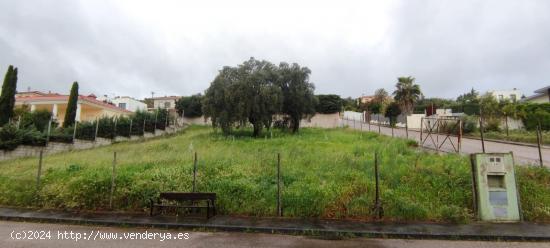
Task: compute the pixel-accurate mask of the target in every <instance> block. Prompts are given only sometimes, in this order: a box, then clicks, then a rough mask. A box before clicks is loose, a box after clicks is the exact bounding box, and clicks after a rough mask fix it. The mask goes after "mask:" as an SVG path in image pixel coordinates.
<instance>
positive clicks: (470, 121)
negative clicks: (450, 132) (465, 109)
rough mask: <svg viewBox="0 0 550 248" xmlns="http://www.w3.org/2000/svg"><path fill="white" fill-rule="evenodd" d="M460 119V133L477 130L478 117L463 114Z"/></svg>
mask: <svg viewBox="0 0 550 248" xmlns="http://www.w3.org/2000/svg"><path fill="white" fill-rule="evenodd" d="M461 119H462V133H464V134H470V133H473V132H476V131H477V130H478V124H479V117H477V116H464V117H462V118H461Z"/></svg>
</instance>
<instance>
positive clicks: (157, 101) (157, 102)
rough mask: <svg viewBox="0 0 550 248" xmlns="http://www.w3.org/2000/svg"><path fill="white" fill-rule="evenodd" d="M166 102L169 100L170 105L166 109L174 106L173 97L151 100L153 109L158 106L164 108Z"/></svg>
mask: <svg viewBox="0 0 550 248" xmlns="http://www.w3.org/2000/svg"><path fill="white" fill-rule="evenodd" d="M166 102H169V103H170V107H169V108H168V109H173V108H175V107H176V100H175V99H155V100H154V101H153V107H154V108H155V109H158V108H161V109H164V108H165V107H164V104H165V103H166Z"/></svg>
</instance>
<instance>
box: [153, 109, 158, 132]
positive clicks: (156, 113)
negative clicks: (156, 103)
mask: <svg viewBox="0 0 550 248" xmlns="http://www.w3.org/2000/svg"><path fill="white" fill-rule="evenodd" d="M158 115H159V111H158V110H157V111H156V112H155V124H154V127H155V128H154V129H153V133H156V132H157V118H158Z"/></svg>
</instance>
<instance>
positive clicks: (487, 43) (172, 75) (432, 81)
mask: <svg viewBox="0 0 550 248" xmlns="http://www.w3.org/2000/svg"><path fill="white" fill-rule="evenodd" d="M90 2H94V3H95V4H90ZM131 3H132V2H129V3H128V5H124V4H118V5H117V4H111V2H109V1H101V2H99V3H97V2H95V1H89V2H86V1H68V0H67V1H2V2H0V9H3V10H7V11H4V12H3V14H2V15H0V23H1V24H0V73H3V72H4V71H5V70H6V68H7V66H8V65H9V64H14V65H15V66H18V67H19V70H20V77H19V78H20V81H19V82H20V83H19V90H25V88H26V87H27V86H30V87H32V88H33V89H39V90H52V91H57V92H68V91H69V87H70V83H71V82H72V81H75V80H77V81H79V82H80V83H81V88H82V92H83V93H95V94H111V93H115V94H118V95H131V96H135V97H140V98H141V97H146V96H149V95H150V92H151V91H155V92H157V95H165V94H167V95H180V94H183V95H189V94H194V93H198V92H202V91H203V90H204V89H206V88H207V87H208V85H209V83H210V81H211V80H212V79H213V78H214V76H215V75H216V73H217V70H219V69H220V68H221V67H222V66H224V65H235V64H238V63H240V62H242V61H244V60H246V59H247V58H248V57H251V56H254V57H256V58H259V59H267V60H270V61H272V62H274V63H278V62H280V61H287V62H298V63H300V64H301V65H304V66H308V67H309V68H310V69H312V77H311V79H312V81H313V82H314V83H315V84H316V88H317V92H318V93H336V94H340V95H342V96H359V95H361V94H362V93H366V94H372V93H373V92H374V90H375V89H376V88H381V87H383V88H386V89H387V90H389V91H390V92H391V91H392V90H393V86H394V83H395V81H396V78H397V77H398V76H408V75H411V76H414V77H416V78H417V80H418V82H420V83H421V87H422V89H423V91H424V92H425V94H426V95H427V96H441V97H456V96H457V95H459V94H461V93H463V92H465V91H467V90H469V89H470V88H471V87H475V88H477V89H480V90H489V89H506V88H514V87H517V88H520V89H522V90H523V91H524V93H525V94H526V95H529V94H531V93H532V91H533V90H534V89H536V88H539V87H542V86H545V85H548V84H550V79H549V71H550V70H548V68H550V42H548V41H549V40H550V17H549V16H548V15H547V13H545V12H547V10H549V9H550V2H548V1H542V0H540V1H435V0H434V1H401V2H398V3H397V4H396V5H395V6H394V7H392V9H391V12H390V13H389V15H390V18H389V19H388V20H389V23H388V27H387V29H386V30H385V33H384V35H383V36H382V37H381V38H380V40H379V41H378V42H377V43H376V44H374V45H372V44H363V43H361V42H362V41H361V42H355V43H354V42H352V40H353V37H348V36H345V35H353V34H355V33H356V32H361V29H360V27H361V25H362V24H363V23H353V22H352V21H354V20H353V19H349V20H348V19H345V18H341V17H338V18H340V19H338V18H336V17H331V16H330V15H327V16H323V17H322V18H320V17H319V16H320V15H314V14H315V13H316V11H317V9H316V5H310V6H309V9H302V10H301V11H302V12H303V16H299V18H298V17H292V16H291V17H287V16H285V15H284V13H283V12H282V11H281V9H277V10H276V11H275V10H273V11H272V12H266V14H265V19H257V18H256V19H252V20H251V22H259V23H262V22H267V21H268V20H271V21H270V22H269V25H279V24H277V23H278V22H277V21H276V20H275V21H273V20H272V19H273V18H287V19H288V18H290V19H291V20H292V21H295V22H288V23H286V24H280V25H286V26H282V27H281V28H279V29H276V30H272V29H271V27H269V26H266V27H265V29H257V28H251V29H246V27H244V26H239V27H236V28H235V29H232V28H227V26H224V25H223V23H220V24H219V25H209V26H205V28H204V29H205V30H204V32H196V30H195V31H190V30H187V29H186V28H185V25H182V28H181V29H179V28H178V27H177V26H178V25H175V26H176V28H171V29H168V31H167V32H166V30H163V31H162V32H161V31H159V30H160V29H162V28H163V27H160V26H159V24H158V23H148V22H147V21H144V20H141V19H140V18H139V16H138V17H135V16H129V15H127V12H126V11H124V10H125V8H131V7H132V6H131ZM350 5H351V6H350ZM268 7H269V6H265V8H262V7H260V9H261V11H271V9H270V8H268ZM213 8H214V7H213ZM335 8H342V10H339V11H340V12H342V11H343V12H345V11H348V10H349V11H351V10H353V9H354V6H353V4H349V3H348V4H347V5H346V4H342V5H341V6H335ZM236 9H238V8H236ZM197 11H203V12H204V13H202V12H201V14H203V17H202V18H200V20H196V23H192V24H191V25H198V26H199V27H200V25H201V22H209V21H212V22H214V20H213V19H212V20H211V17H212V18H213V17H215V16H211V14H210V13H209V11H205V10H204V9H197ZM247 11H254V9H252V10H247ZM234 12H235V9H233V10H232V11H231V12H229V11H228V13H227V14H226V16H224V18H222V19H221V20H222V21H224V20H226V21H229V20H231V19H234V18H247V14H248V13H247V12H245V11H244V10H243V12H235V13H234ZM281 13H282V14H281ZM243 16H244V17H243ZM260 16H261V15H260ZM293 18H295V19H293ZM316 18H317V19H316ZM302 19H304V20H306V21H304V22H305V24H303V25H302V26H300V25H298V24H300V20H302ZM176 21H177V20H176ZM216 21H220V20H219V19H216ZM176 24H177V23H176ZM182 24H184V23H182ZM328 24H331V25H328ZM365 24H367V23H365ZM325 25H328V26H325ZM295 26H299V27H295ZM304 26H305V27H310V28H311V27H313V28H311V29H309V30H307V29H306V30H305V31H304ZM348 26H353V28H357V30H354V32H351V33H350V32H347V33H345V32H340V31H341V30H342V29H345V28H346V27H348ZM286 29H288V32H285V31H284V30H286ZM281 30H283V31H281ZM171 35H173V36H175V37H176V38H173V37H167V36H171ZM373 39H374V38H373Z"/></svg>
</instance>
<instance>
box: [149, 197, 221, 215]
mask: <svg viewBox="0 0 550 248" xmlns="http://www.w3.org/2000/svg"><path fill="white" fill-rule="evenodd" d="M150 201H151V212H150V215H151V216H153V215H154V213H155V211H154V210H155V208H156V209H158V210H162V209H175V210H176V212H177V210H178V209H180V208H188V209H206V218H207V219H208V218H210V211H212V212H213V215H212V216H214V215H216V193H185V192H162V193H160V196H159V197H158V198H157V199H156V201H155V200H154V199H150ZM197 201H199V202H200V201H206V206H205V205H202V206H201V205H194V204H193V203H194V202H197Z"/></svg>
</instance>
